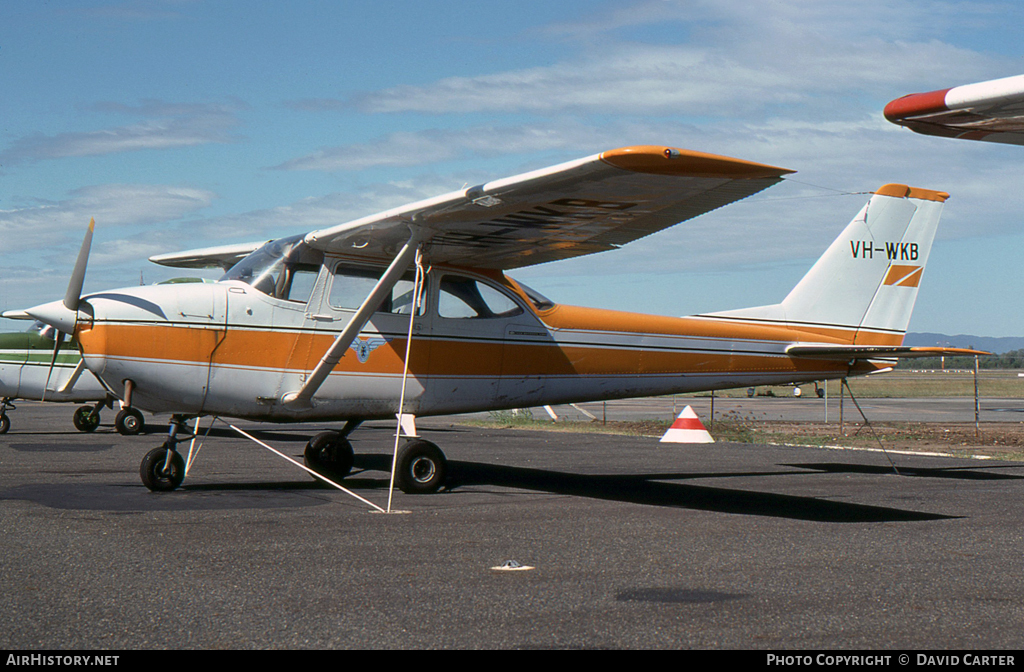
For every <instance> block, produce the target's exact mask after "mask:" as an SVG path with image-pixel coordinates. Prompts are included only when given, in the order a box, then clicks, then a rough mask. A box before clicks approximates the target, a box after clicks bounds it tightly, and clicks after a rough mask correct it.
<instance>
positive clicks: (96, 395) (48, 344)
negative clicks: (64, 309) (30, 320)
mask: <svg viewBox="0 0 1024 672" xmlns="http://www.w3.org/2000/svg"><path fill="white" fill-rule="evenodd" d="M58 336H59V334H58V333H57V331H56V330H55V329H54V328H53V327H50V326H47V325H45V324H43V323H42V322H36V323H34V324H33V325H32V326H31V327H29V329H28V330H27V331H20V332H7V333H0V434H3V433H5V432H7V430H8V429H10V427H11V420H10V418H9V417H8V415H7V412H8V411H11V410H14V408H15V407H14V404H13V403H11V402H12V400H14V399H28V400H33V401H47V402H88V403H87V404H86V405H85V406H80V407H79V408H78V409H76V410H75V413H74V415H73V416H72V421H73V422H74V425H75V427H76V428H77V429H78V430H79V431H83V432H91V431H93V430H95V429H96V428H97V427H99V424H100V409H102V408H103V407H104V406H106V407H108V408H112V407H113V403H114V401H115V400H116V398H115V397H114V395H113V394H111V393H110V391H109V390H107V388H106V387H105V386H104V385H103V384H102V383H101V382H100V381H99V379H98V378H97V377H96V376H95V375H93V373H92V372H91V371H89V370H88V369H87V368H85V365H84V364H83V363H82V355H81V353H80V352H79V347H78V343H77V341H75V340H74V339H67V340H66V339H64V338H58ZM55 346H56V347H55ZM114 426H115V427H116V428H117V431H118V432H120V433H121V434H138V433H139V432H141V431H142V430H143V428H144V427H145V423H144V421H143V418H142V414H141V413H139V411H138V410H136V409H131V408H127V409H122V410H121V411H120V412H119V413H118V415H117V419H116V420H115V422H114Z"/></svg>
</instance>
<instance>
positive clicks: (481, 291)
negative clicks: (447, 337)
mask: <svg viewBox="0 0 1024 672" xmlns="http://www.w3.org/2000/svg"><path fill="white" fill-rule="evenodd" d="M522 312H523V309H522V307H521V306H520V305H519V304H518V303H516V302H515V301H513V300H512V298H511V297H509V296H508V295H507V294H505V293H504V292H502V291H500V290H499V289H497V288H496V287H492V286H491V285H488V284H485V283H483V282H480V281H479V280H474V279H473V278H466V277H463V276H461V275H446V276H444V277H443V278H442V279H441V291H440V293H439V295H438V300H437V314H438V315H440V316H441V317H446V318H449V319H488V318H495V317H513V316H514V315H519V314H521V313H522Z"/></svg>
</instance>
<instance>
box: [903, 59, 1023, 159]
mask: <svg viewBox="0 0 1024 672" xmlns="http://www.w3.org/2000/svg"><path fill="white" fill-rule="evenodd" d="M885 118H886V119H888V120H889V121H891V122H892V123H894V124H899V125H900V126H906V127H907V128H909V129H910V130H912V131H916V132H917V133H922V134H924V135H937V136H940V137H944V138H962V139H965V140H984V141H985V142H998V143H1003V144H1010V145H1024V75H1016V76H1014V77H1004V78H1002V79H993V80H990V81H987V82H977V83H975V84H965V85H963V86H955V87H952V88H949V89H939V90H937V91H929V92H927V93H912V94H909V95H906V96H903V97H901V98H897V99H896V100H893V101H891V102H890V103H889V104H888V105H886V106H885Z"/></svg>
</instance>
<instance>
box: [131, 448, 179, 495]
mask: <svg viewBox="0 0 1024 672" xmlns="http://www.w3.org/2000/svg"><path fill="white" fill-rule="evenodd" d="M139 476H141V477H142V484H143V485H145V486H146V487H147V488H149V489H150V490H152V491H153V492H168V491H170V490H174V489H175V488H177V487H178V486H179V485H181V482H182V481H183V480H185V460H183V459H182V458H181V455H179V454H178V451H176V450H173V449H171V448H168V447H167V444H166V443H165V444H164V445H162V446H160V447H159V448H154V449H153V450H151V451H149V452H148V453H146V456H145V457H144V458H142V464H141V465H139Z"/></svg>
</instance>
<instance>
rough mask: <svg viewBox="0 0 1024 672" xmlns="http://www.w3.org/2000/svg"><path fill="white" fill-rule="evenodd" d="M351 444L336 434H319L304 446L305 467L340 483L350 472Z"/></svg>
mask: <svg viewBox="0 0 1024 672" xmlns="http://www.w3.org/2000/svg"><path fill="white" fill-rule="evenodd" d="M354 460H355V455H354V454H353V451H352V444H351V443H349V441H348V439H346V438H345V437H343V436H342V435H341V434H339V433H338V432H320V433H319V434H317V435H316V436H314V437H313V438H312V439H310V440H309V443H307V444H306V451H305V453H303V462H305V463H306V467H308V468H309V469H312V470H313V471H315V472H316V473H318V474H321V475H322V476H326V477H327V478H329V479H331V480H336V481H340V480H341V479H343V478H345V477H346V476H348V472H350V471H352V462H353V461H354Z"/></svg>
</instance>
